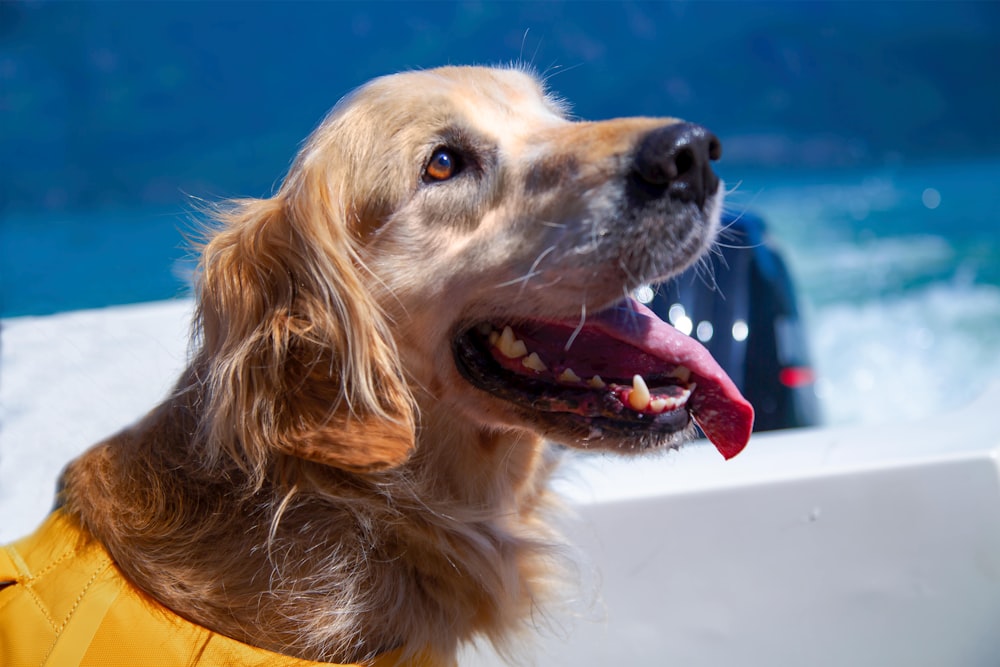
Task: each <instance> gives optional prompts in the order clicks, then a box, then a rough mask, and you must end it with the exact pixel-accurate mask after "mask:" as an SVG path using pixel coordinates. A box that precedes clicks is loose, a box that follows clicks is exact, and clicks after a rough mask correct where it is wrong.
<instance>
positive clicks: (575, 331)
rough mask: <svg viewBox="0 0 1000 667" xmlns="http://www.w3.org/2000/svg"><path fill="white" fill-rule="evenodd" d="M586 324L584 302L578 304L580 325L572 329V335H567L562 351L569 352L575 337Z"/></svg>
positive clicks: (585, 306) (585, 305)
mask: <svg viewBox="0 0 1000 667" xmlns="http://www.w3.org/2000/svg"><path fill="white" fill-rule="evenodd" d="M586 323H587V304H586V302H584V303H582V304H580V323H579V324H578V325H576V328H575V329H573V333H571V334H570V335H569V340H567V341H566V346H565V347H564V348H563V350H565V351H566V352H569V348H570V347H572V346H573V341H575V340H576V337H577V336H579V335H580V332H581V331H583V325H584V324H586Z"/></svg>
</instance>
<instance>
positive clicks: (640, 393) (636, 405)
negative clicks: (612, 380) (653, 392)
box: [628, 375, 649, 412]
mask: <svg viewBox="0 0 1000 667" xmlns="http://www.w3.org/2000/svg"><path fill="white" fill-rule="evenodd" d="M628 404H629V406H630V407H631V408H632V409H633V410H635V411H636V412H639V411H642V410H645V409H646V408H648V407H649V387H647V386H646V381H645V380H643V379H642V376H641V375H633V376H632V391H630V392H629V395H628Z"/></svg>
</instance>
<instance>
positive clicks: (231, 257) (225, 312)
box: [196, 187, 415, 484]
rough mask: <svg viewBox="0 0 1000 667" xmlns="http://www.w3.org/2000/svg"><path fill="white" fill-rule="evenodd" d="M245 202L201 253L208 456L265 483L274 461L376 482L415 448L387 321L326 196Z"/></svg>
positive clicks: (409, 403)
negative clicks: (370, 475) (374, 475)
mask: <svg viewBox="0 0 1000 667" xmlns="http://www.w3.org/2000/svg"><path fill="white" fill-rule="evenodd" d="M294 194H295V195H296V196H291V197H290V196H288V195H287V194H282V193H279V194H278V195H276V196H275V197H274V198H272V199H266V200H244V201H238V202H235V203H234V204H233V206H232V207H231V208H230V209H228V210H227V211H225V212H223V213H221V214H219V216H218V217H219V218H220V219H221V220H220V221H221V222H222V223H223V228H222V229H221V230H220V231H219V232H218V233H217V234H216V235H215V236H214V238H212V239H211V240H210V241H209V242H208V244H207V245H206V247H205V249H204V252H203V256H202V267H201V268H202V271H201V283H200V303H199V313H198V320H199V322H200V325H201V329H202V336H203V347H202V349H201V351H200V353H199V358H198V361H197V364H196V368H197V371H196V372H197V373H198V374H199V376H200V377H199V378H198V379H199V381H200V382H201V384H202V387H203V389H204V392H205V393H204V398H203V401H204V402H203V404H202V406H201V411H202V412H201V431H200V432H201V435H202V436H203V437H204V438H206V440H207V445H208V454H209V455H210V456H217V455H218V454H221V453H225V454H228V455H229V456H230V457H232V459H234V460H235V461H236V462H237V464H238V465H240V467H242V468H243V469H244V470H245V472H247V473H248V474H250V475H251V476H252V478H253V479H254V480H255V481H256V483H257V484H259V483H260V482H262V481H263V476H264V474H265V472H266V470H267V467H268V465H269V463H270V462H271V461H272V460H273V457H274V453H275V452H283V453H285V454H290V455H293V456H296V457H300V458H304V459H308V460H311V461H315V462H319V463H322V464H325V465H329V466H335V467H337V468H341V469H345V470H350V471H356V472H371V471H376V470H381V469H385V468H389V467H393V466H397V465H399V464H400V463H402V462H403V461H405V460H406V458H407V457H408V456H409V454H410V452H411V451H412V449H413V447H414V437H415V433H414V431H415V408H414V407H413V400H412V396H411V394H410V392H409V389H408V387H407V385H406V382H405V379H404V377H403V375H402V371H401V367H400V363H399V359H398V354H397V352H396V349H395V346H394V344H393V339H392V337H391V335H390V333H389V328H388V325H387V322H386V320H385V317H384V316H383V314H382V312H381V310H380V308H379V306H378V305H377V304H376V303H375V301H374V299H373V298H372V296H371V294H370V292H369V291H368V290H367V289H366V287H365V284H366V280H365V276H364V274H363V271H364V269H363V265H362V262H361V260H360V259H359V257H358V256H357V253H356V249H355V246H354V243H355V242H356V241H355V240H354V239H353V238H352V235H351V232H350V231H349V229H348V225H347V222H346V220H345V212H344V211H343V209H342V208H340V209H339V210H338V207H337V206H335V205H334V204H333V203H332V202H331V201H330V196H329V192H328V190H326V188H325V187H321V188H320V189H319V191H318V192H317V191H313V192H311V193H309V197H305V196H302V195H303V193H302V192H301V191H300V192H298V193H294Z"/></svg>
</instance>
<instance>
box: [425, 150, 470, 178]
mask: <svg viewBox="0 0 1000 667" xmlns="http://www.w3.org/2000/svg"><path fill="white" fill-rule="evenodd" d="M461 166H462V165H461V158H459V156H458V155H457V154H456V153H454V152H452V151H450V150H448V149H447V148H439V149H437V150H436V151H434V154H433V155H431V160H430V162H428V163H427V167H425V168H424V178H425V179H426V180H428V181H447V180H448V179H449V178H451V177H452V176H454V175H455V174H457V173H458V172H459V170H460V169H461Z"/></svg>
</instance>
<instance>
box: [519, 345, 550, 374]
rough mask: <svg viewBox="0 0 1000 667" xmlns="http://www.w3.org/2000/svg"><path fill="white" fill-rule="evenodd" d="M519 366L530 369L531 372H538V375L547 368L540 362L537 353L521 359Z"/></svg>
mask: <svg viewBox="0 0 1000 667" xmlns="http://www.w3.org/2000/svg"><path fill="white" fill-rule="evenodd" d="M518 342H520V341H518ZM521 364H522V365H523V366H524V367H525V368H530V369H531V370H533V371H538V372H539V373H541V372H542V371H545V370H548V368H549V367H548V366H546V365H545V363H544V362H542V360H541V358H540V357H539V356H538V353H537V352H532V353H531V354H529V355H528V356H527V357H525V358H524V359H522V360H521Z"/></svg>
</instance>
